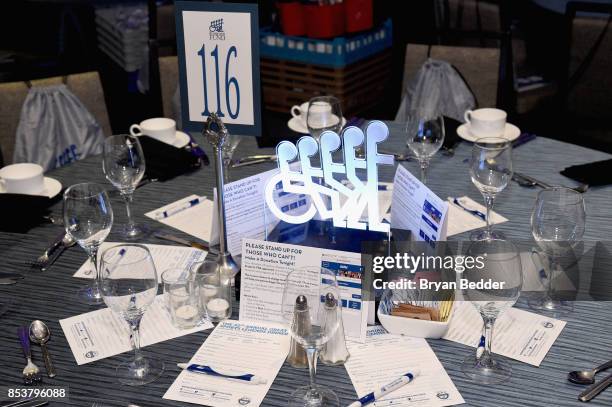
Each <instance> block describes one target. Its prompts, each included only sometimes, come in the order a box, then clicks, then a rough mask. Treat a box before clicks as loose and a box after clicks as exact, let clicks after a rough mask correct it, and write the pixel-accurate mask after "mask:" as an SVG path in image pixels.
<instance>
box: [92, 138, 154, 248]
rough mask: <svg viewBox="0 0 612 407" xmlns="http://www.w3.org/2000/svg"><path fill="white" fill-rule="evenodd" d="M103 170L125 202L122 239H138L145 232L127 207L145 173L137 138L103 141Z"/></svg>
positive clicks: (142, 156) (143, 160)
mask: <svg viewBox="0 0 612 407" xmlns="http://www.w3.org/2000/svg"><path fill="white" fill-rule="evenodd" d="M102 170H103V171H104V175H105V176H106V179H108V180H109V181H110V183H111V184H113V186H114V187H115V188H117V189H118V190H119V193H120V194H121V196H122V197H123V199H124V200H125V208H126V211H127V218H128V222H127V225H125V227H124V228H123V231H122V234H123V237H124V238H126V239H136V238H139V237H141V236H142V235H143V234H145V233H146V229H145V227H144V226H142V225H138V224H136V222H134V219H133V217H132V210H131V207H130V205H131V203H132V196H133V195H134V190H135V189H136V187H137V186H138V183H140V181H141V180H142V177H143V176H144V173H145V158H144V153H143V151H142V146H141V145H140V141H138V137H136V136H132V135H129V134H121V135H116V136H110V137H107V138H106V139H105V140H104V147H103V159H102Z"/></svg>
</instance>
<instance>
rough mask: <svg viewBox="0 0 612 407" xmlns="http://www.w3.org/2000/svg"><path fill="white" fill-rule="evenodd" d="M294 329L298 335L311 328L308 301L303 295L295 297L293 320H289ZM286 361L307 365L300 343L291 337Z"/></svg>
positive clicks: (297, 365) (302, 366) (299, 365)
mask: <svg viewBox="0 0 612 407" xmlns="http://www.w3.org/2000/svg"><path fill="white" fill-rule="evenodd" d="M291 324H292V326H293V328H294V330H295V331H296V332H297V333H298V334H299V335H300V336H302V334H303V335H307V334H308V332H310V330H311V329H312V326H311V323H310V313H309V312H308V302H307V300H306V297H305V296H303V295H300V296H298V297H297V298H296V299H295V308H294V312H293V321H292V322H291ZM287 362H289V364H290V365H291V366H293V367H297V368H306V367H308V357H307V356H306V351H305V350H304V347H302V345H300V344H299V343H298V342H297V341H296V340H295V339H294V338H293V337H292V338H291V343H290V345H289V354H288V355H287Z"/></svg>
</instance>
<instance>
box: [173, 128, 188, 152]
mask: <svg viewBox="0 0 612 407" xmlns="http://www.w3.org/2000/svg"><path fill="white" fill-rule="evenodd" d="M174 137H175V139H174V141H173V142H172V143H170V144H171V145H173V146H174V147H176V148H183V147H187V146H188V145H189V143H190V142H191V138H190V137H189V134H187V133H183V132H182V131H178V130H177V131H176V135H175V136H174Z"/></svg>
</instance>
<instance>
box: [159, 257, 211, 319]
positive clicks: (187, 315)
mask: <svg viewBox="0 0 612 407" xmlns="http://www.w3.org/2000/svg"><path fill="white" fill-rule="evenodd" d="M161 278H162V283H163V286H164V297H165V300H166V307H167V309H168V312H169V313H170V317H171V319H172V324H173V325H174V326H176V327H177V328H180V329H189V328H193V327H195V326H196V325H197V324H198V323H199V322H200V321H201V319H202V314H201V312H200V306H199V298H198V290H197V287H196V285H195V282H194V280H193V279H192V278H190V274H189V270H184V269H180V268H175V269H168V270H166V271H164V272H163V273H162V275H161Z"/></svg>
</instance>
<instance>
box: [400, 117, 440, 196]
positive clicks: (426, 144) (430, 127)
mask: <svg viewBox="0 0 612 407" xmlns="http://www.w3.org/2000/svg"><path fill="white" fill-rule="evenodd" d="M404 132H405V133H406V145H407V146H408V148H409V149H410V151H411V152H412V154H414V156H415V157H416V159H417V160H418V161H419V165H420V167H421V182H422V183H423V184H426V183H427V168H428V167H429V162H430V161H431V159H432V157H433V156H434V155H435V154H436V153H437V152H438V150H440V147H442V144H443V143H444V136H445V133H444V118H443V117H442V115H428V114H425V113H423V112H420V111H418V110H408V111H407V112H406V123H405V124H404Z"/></svg>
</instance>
